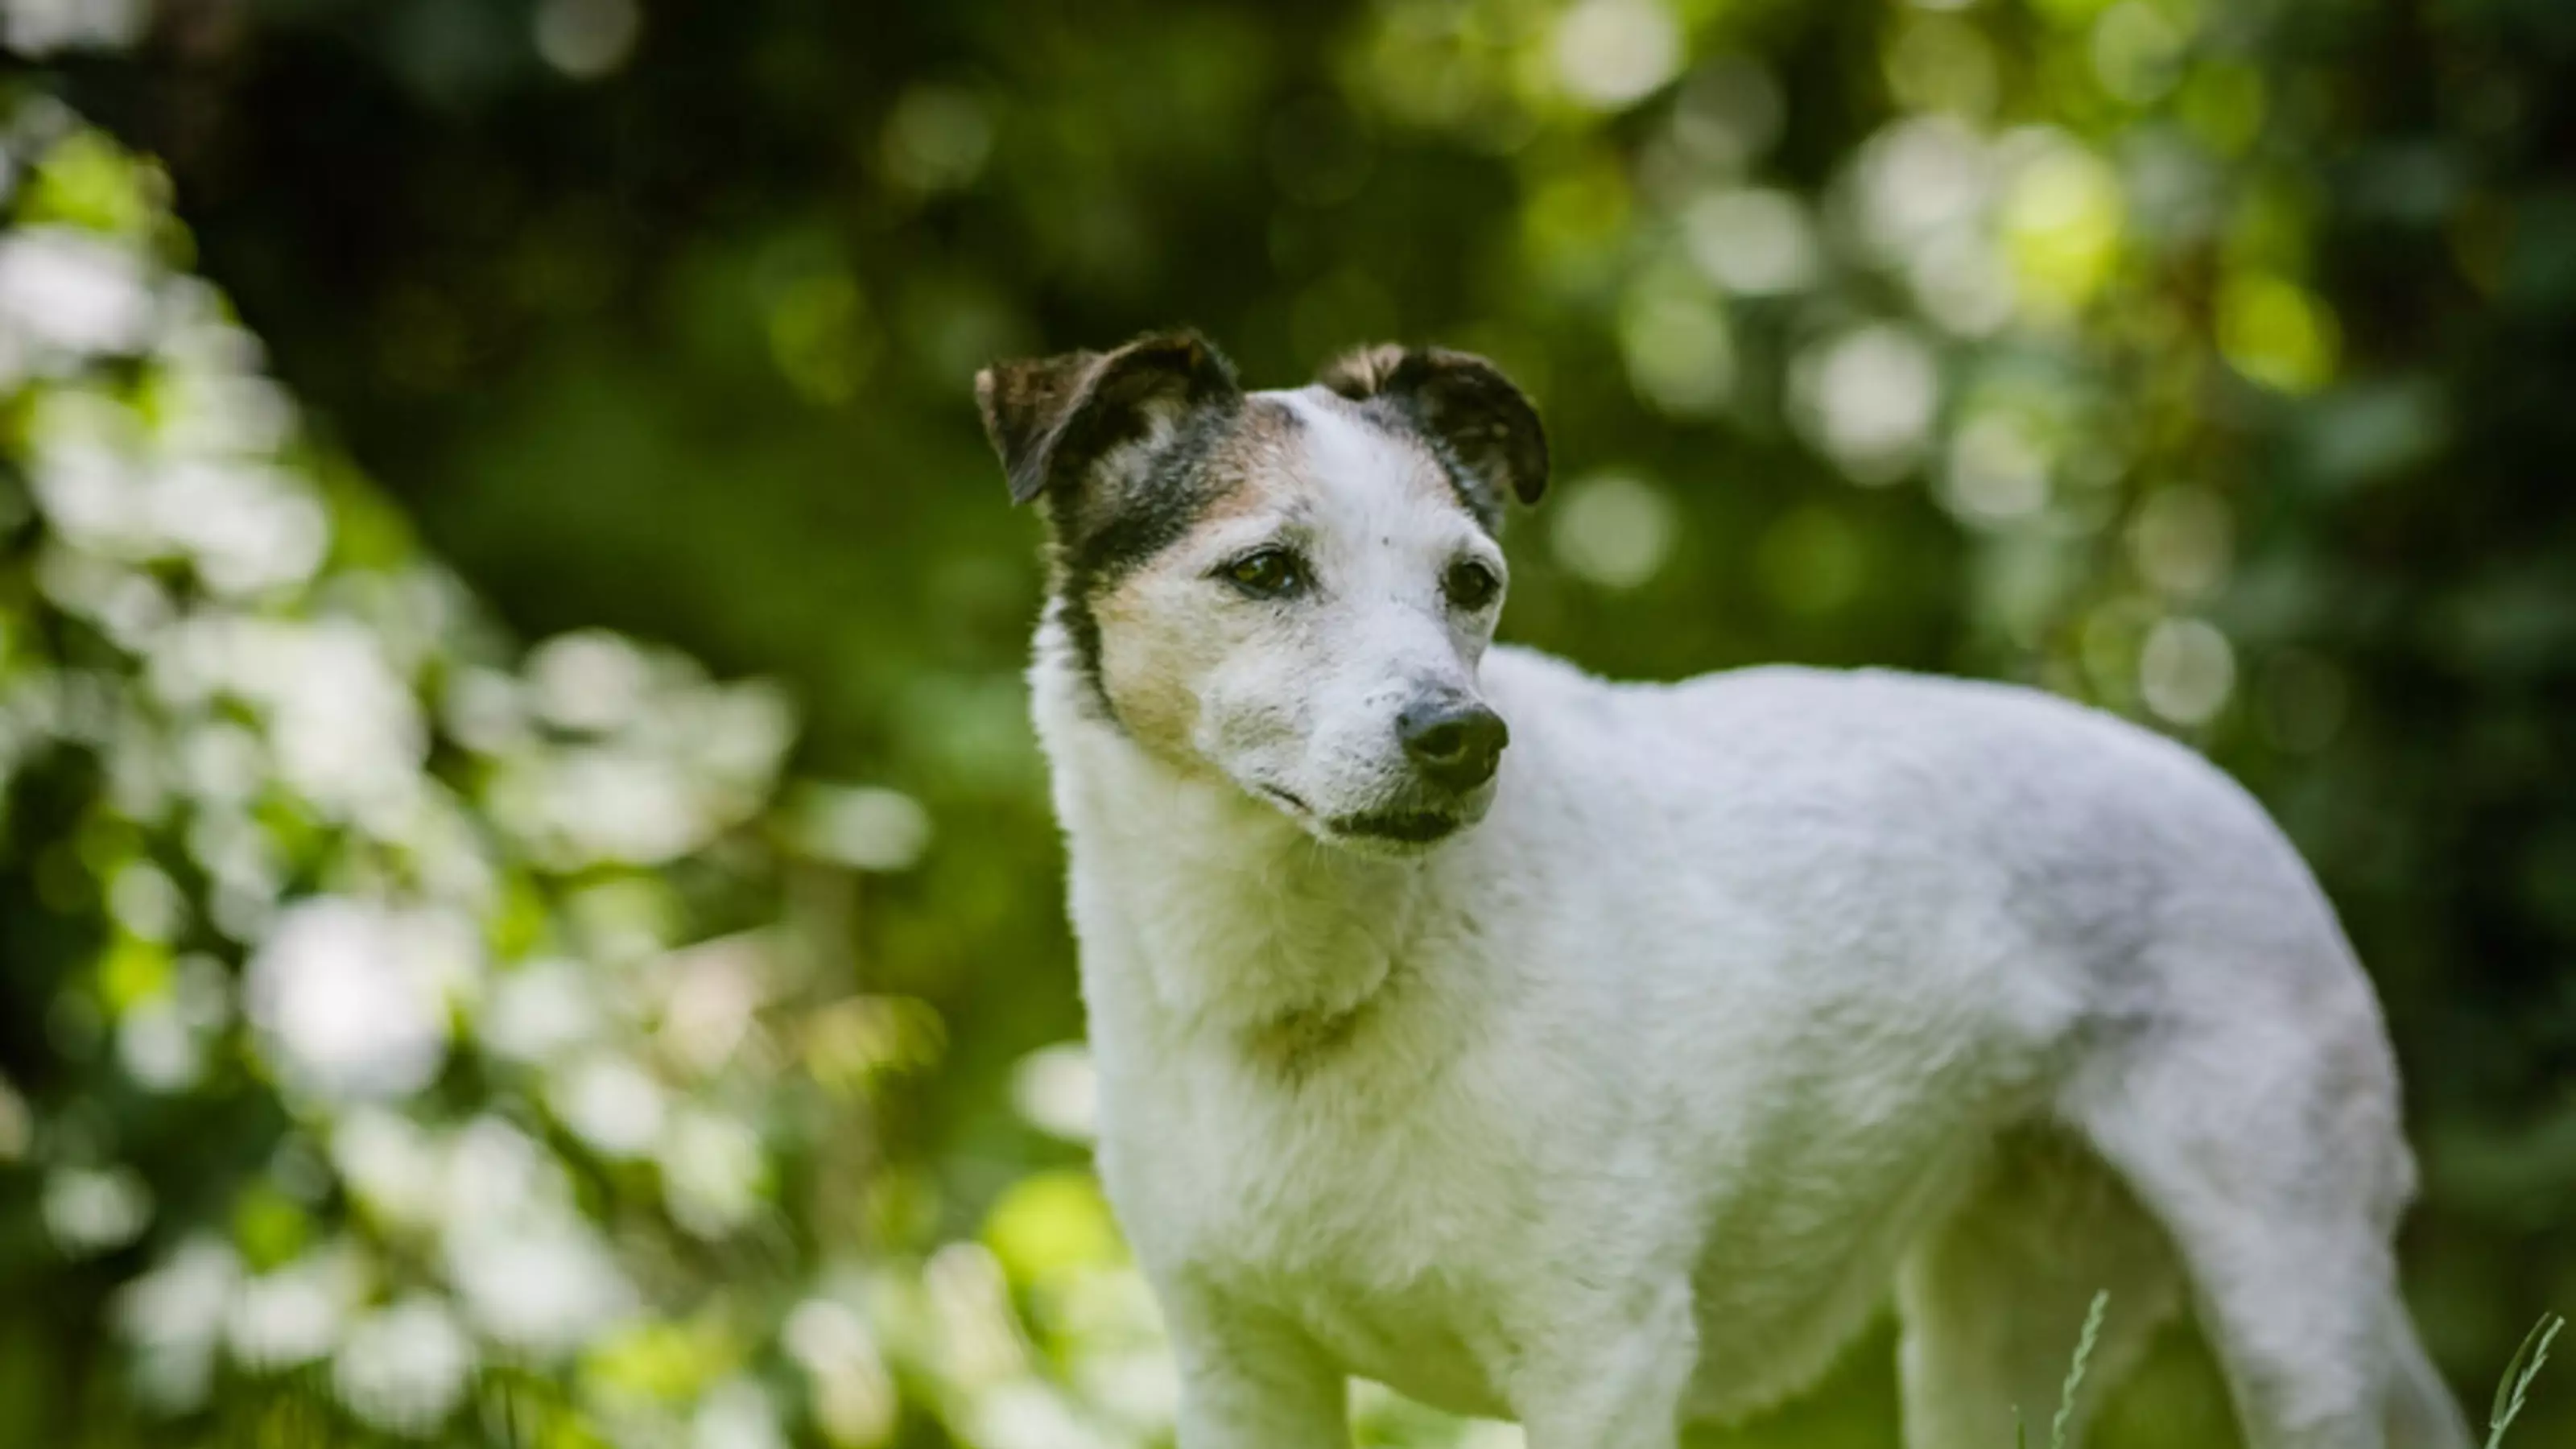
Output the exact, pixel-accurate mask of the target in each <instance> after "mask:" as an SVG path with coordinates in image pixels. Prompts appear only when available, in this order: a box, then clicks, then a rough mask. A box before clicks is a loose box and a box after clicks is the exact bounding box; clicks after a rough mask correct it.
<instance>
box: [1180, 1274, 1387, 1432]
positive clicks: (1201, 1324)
mask: <svg viewBox="0 0 2576 1449" xmlns="http://www.w3.org/2000/svg"><path fill="white" fill-rule="evenodd" d="M1162 1297H1163V1313H1164V1317H1165V1319H1166V1321H1167V1322H1168V1325H1169V1327H1170V1330H1171V1335H1172V1351H1173V1354H1174V1356H1175V1357H1176V1358H1177V1359H1178V1360H1179V1364H1180V1371H1181V1423H1180V1449H1349V1446H1350V1442H1351V1437H1350V1410H1349V1393H1348V1389H1349V1385H1348V1381H1347V1379H1346V1378H1345V1377H1344V1375H1343V1374H1342V1371H1341V1369H1340V1368H1339V1367H1337V1366H1336V1365H1334V1364H1333V1363H1332V1362H1331V1361H1330V1360H1328V1359H1327V1358H1325V1357H1324V1355H1323V1354H1322V1352H1321V1351H1320V1350H1318V1349H1317V1348H1316V1347H1315V1345H1314V1343H1313V1342H1312V1341H1311V1340H1309V1339H1308V1338H1307V1337H1306V1335H1305V1334H1304V1333H1302V1332H1300V1331H1299V1330H1298V1329H1297V1328H1296V1327H1295V1326H1294V1325H1293V1324H1290V1323H1287V1322H1285V1321H1284V1320H1282V1319H1280V1318H1279V1317H1278V1316H1277V1315H1275V1314H1272V1313H1270V1312H1269V1311H1267V1310H1264V1309H1261V1308H1258V1307H1254V1306H1252V1305H1248V1304H1244V1303H1241V1302H1239V1301H1236V1300H1232V1299H1229V1298H1226V1297H1224V1296H1222V1295H1215V1294H1208V1293H1204V1292H1200V1291H1193V1290H1182V1291H1178V1292H1169V1291H1167V1292H1165V1293H1164V1294H1163V1295H1162Z"/></svg>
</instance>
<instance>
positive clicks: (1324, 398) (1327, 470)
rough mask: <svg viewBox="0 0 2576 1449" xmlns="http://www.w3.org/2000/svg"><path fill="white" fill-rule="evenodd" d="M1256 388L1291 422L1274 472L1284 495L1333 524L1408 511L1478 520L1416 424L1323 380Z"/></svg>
mask: <svg viewBox="0 0 2576 1449" xmlns="http://www.w3.org/2000/svg"><path fill="white" fill-rule="evenodd" d="M1254 396H1255V398H1256V399H1257V400H1258V402H1259V403H1260V404H1261V405H1262V406H1264V407H1265V408H1275V409H1277V410H1278V416H1280V417H1282V418H1283V419H1285V420H1286V422H1287V426H1286V428H1285V429H1284V430H1283V436H1281V437H1280V439H1279V441H1280V442H1281V443H1282V444H1284V446H1282V447H1281V448H1280V449H1279V450H1278V451H1277V453H1276V455H1275V456H1276V457H1277V458H1278V459H1279V462H1280V464H1281V465H1282V466H1281V471H1280V476H1279V477H1278V478H1276V479H1274V480H1272V482H1273V485H1274V486H1275V487H1276V488H1277V489H1278V490H1279V498H1280V501H1281V502H1283V503H1285V504H1288V505H1290V506H1293V507H1295V508H1297V509H1298V511H1300V512H1301V513H1305V514H1307V515H1309V516H1310V517H1312V518H1314V519H1315V521H1316V522H1318V523H1321V524H1325V525H1328V526H1329V525H1331V524H1333V523H1336V522H1340V523H1348V524H1355V525H1363V526H1379V525H1382V524H1391V523H1392V522H1393V521H1394V520H1395V519H1397V518H1399V517H1404V516H1408V515H1409V516H1411V517H1413V518H1415V519H1417V520H1419V521H1421V522H1424V523H1428V524H1433V525H1435V526H1444V527H1445V526H1446V525H1447V524H1449V523H1451V522H1454V521H1461V520H1463V521H1470V522H1472V519H1471V518H1470V517H1469V515H1468V513H1467V511H1466V508H1465V506H1464V504H1463V503H1462V502H1461V501H1460V500H1459V498H1458V496H1457V494H1456V491H1455V490H1454V489H1453V488H1451V487H1450V485H1449V481H1448V476H1447V474H1446V473H1445V472H1444V471H1443V470H1442V468H1441V466H1440V461H1439V459H1438V458H1437V457H1435V456H1434V455H1433V454H1432V452H1431V450H1430V449H1429V447H1427V446H1426V445H1425V444H1424V443H1423V441H1422V440H1421V439H1420V438H1419V437H1416V436H1414V435H1413V434H1412V432H1411V431H1410V430H1409V429H1406V428H1403V427H1401V426H1391V425H1390V424H1389V423H1388V422H1387V421H1386V420H1385V419H1382V418H1378V417H1375V416H1371V415H1369V414H1367V413H1364V412H1362V411H1361V410H1360V409H1359V408H1357V407H1356V406H1354V405H1353V404H1351V403H1350V402H1349V401H1348V400H1346V399H1344V398H1341V397H1337V396H1335V395H1334V394H1332V393H1330V392H1328V391H1326V390H1324V389H1322V388H1319V387H1308V388H1300V389H1297V390H1295V391H1279V392H1267V393H1258V394H1255V395H1254ZM1451 515H1455V519H1452V518H1451Z"/></svg>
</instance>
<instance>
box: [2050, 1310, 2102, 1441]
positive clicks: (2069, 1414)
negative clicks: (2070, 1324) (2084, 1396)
mask: <svg viewBox="0 0 2576 1449" xmlns="http://www.w3.org/2000/svg"><path fill="white" fill-rule="evenodd" d="M2110 1306H2111V1293H2110V1290H2109V1289H2107V1288H2106V1289H2104V1290H2103V1291H2101V1292H2099V1293H2096V1294H2094V1295H2093V1306H2092V1307H2090V1308H2087V1309H2085V1310H2084V1333H2083V1336H2082V1337H2080V1338H2078V1339H2076V1340H2075V1362H2073V1363H2072V1364H2069V1365H2068V1366H2067V1369H2066V1387H2065V1388H2064V1389H2063V1390H2062V1391H2060V1392H2059V1394H2058V1399H2057V1417H2056V1418H2055V1419H2053V1420H2051V1421H2050V1422H2049V1426H2048V1449H2066V1431H2067V1430H2068V1429H2069V1428H2071V1427H2072V1426H2073V1425H2074V1423H2075V1395H2076V1391H2077V1390H2079V1389H2081V1388H2083V1387H2084V1368H2085V1365H2086V1364H2088V1363H2089V1362H2091V1361H2092V1358H2093V1342H2094V1340H2095V1339H2097V1338H2100V1337H2101V1336H2102V1314H2103V1312H2104V1311H2105V1310H2107V1309H2108V1308H2109V1307H2110Z"/></svg>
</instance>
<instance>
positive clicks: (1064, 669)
mask: <svg viewBox="0 0 2576 1449" xmlns="http://www.w3.org/2000/svg"><path fill="white" fill-rule="evenodd" d="M1030 684H1031V693H1032V698H1033V705H1034V713H1035V716H1036V720H1037V726H1038V734H1039V738H1040V741H1041V743H1042V744H1043V745H1044V746H1045V749H1046V753H1047V757H1048V762H1049V764H1050V766H1051V767H1052V769H1053V771H1054V777H1055V803H1056V813H1057V815H1058V817H1059V818H1060V819H1061V821H1062V823H1063V826H1064V830H1065V834H1066V837H1067V840H1068V843H1069V845H1070V848H1071V853H1072V866H1073V868H1072V877H1073V881H1072V884H1073V894H1074V912H1075V918H1076V922H1077V924H1078V926H1079V928H1080V929H1081V931H1082V933H1083V936H1084V940H1083V948H1084V949H1083V961H1082V969H1083V972H1084V977H1085V993H1086V995H1087V996H1088V997H1090V998H1091V1000H1092V1002H1093V1009H1094V1011H1095V1013H1098V1012H1102V1011H1124V1010H1137V1009H1141V1010H1143V1011H1146V1012H1147V1013H1149V1014H1150V1015H1151V1016H1152V1017H1154V1018H1155V1019H1157V1020H1158V1021H1159V1022H1160V1023H1161V1024H1162V1025H1164V1026H1165V1027H1166V1028H1169V1029H1178V1030H1183V1031H1210V1032H1218V1033H1224V1034H1227V1035H1231V1036H1235V1037H1238V1038H1243V1039H1246V1040H1251V1041H1258V1040H1260V1039H1263V1038H1264V1037H1265V1036H1279V1035H1285V1036H1287V1037H1291V1038H1294V1037H1298V1036H1302V1035H1304V1034H1308V1033H1319V1032H1320V1033H1328V1032H1330V1031H1332V1030H1334V1029H1336V1027H1337V1024H1339V1023H1342V1022H1346V1021H1347V1020H1348V1019H1349V1018H1350V1017H1351V1016H1352V1015H1353V1013H1355V1012H1357V1011H1359V1010H1360V1009H1361V1008H1362V1007H1364V1006H1366V1005H1367V1004H1368V1003H1369V1002H1370V1000H1371V999H1372V998H1374V997H1375V996H1376V995H1377V994H1378V993H1379V992H1380V990H1381V989H1382V988H1383V987H1384V986H1385V985H1386V983H1387V980H1388V977H1389V975H1390V973H1391V972H1392V971H1393V969H1394V964H1395V961H1396V958H1397V956H1398V953H1399V952H1400V951H1401V949H1402V944H1403V942H1404V940H1405V939H1406V937H1407V935H1408V934H1409V932H1410V929H1411V925H1412V922H1413V918H1414V915H1415V908H1416V905H1417V903H1418V901H1419V898H1420V894H1421V891H1420V887H1421V881H1422V870H1423V867H1422V863H1421V862H1418V861H1387V860H1375V859H1369V858H1366V857H1363V856H1360V855H1356V854H1354V853H1352V852H1349V851H1345V850H1341V849H1338V848H1335V847H1333V846H1330V845H1326V844H1323V843H1322V842H1319V841H1317V840H1315V839H1314V838H1312V837H1311V836H1309V835H1307V834H1306V833H1305V832H1304V831H1303V830H1301V829H1299V828H1298V827H1297V825H1296V824H1295V823H1293V822H1292V821H1290V820H1288V819H1287V818H1286V817H1285V816H1283V815H1281V814H1280V813H1279V812H1278V811H1277V810H1276V809H1274V808H1272V807H1271V806H1269V805H1267V804H1265V803H1263V802H1261V801H1259V800H1256V799H1254V798H1252V797H1251V796H1249V795H1246V794H1245V793H1244V792H1243V791H1242V790H1241V789H1239V788H1238V787H1236V786H1235V785H1233V784H1232V783H1231V782H1229V781H1226V780H1223V779H1221V778H1213V777H1211V775H1210V774H1208V773H1206V772H1199V771H1193V770H1190V769H1188V768H1186V767H1183V766H1180V765H1177V764H1175V763H1173V762H1170V761H1166V760H1164V759H1161V758H1159V757H1158V756H1157V755H1155V754H1154V753H1153V752H1151V751H1149V750H1148V749H1146V748H1145V747H1144V746H1142V745H1140V744H1138V743H1137V742H1136V741H1135V740H1134V739H1133V738H1132V737H1130V736H1129V735H1128V734H1127V733H1126V732H1125V731H1124V730H1122V729H1120V728H1119V727H1118V725H1117V724H1116V722H1115V721H1113V720H1111V719H1109V718H1107V717H1106V716H1105V714H1104V713H1103V709H1102V704H1101V701H1100V698H1099V695H1098V694H1097V692H1096V691H1095V690H1094V689H1093V688H1092V686H1091V684H1090V682H1089V681H1087V680H1086V679H1084V678H1083V677H1082V675H1081V671H1080V667H1079V666H1078V665H1077V664H1076V663H1075V660H1074V654H1073V651H1072V649H1071V647H1070V645H1069V643H1068V641H1067V640H1066V639H1065V637H1064V634H1063V631H1062V627H1061V625H1060V624H1058V623H1057V622H1055V621H1054V620H1053V619H1052V618H1050V620H1049V621H1048V622H1047V623H1046V624H1045V625H1043V626H1041V628H1040V630H1039V633H1038V643H1037V654H1036V661H1035V663H1034V664H1033V665H1032V667H1031V669H1030ZM1100 1025H1105V1023H1095V1028H1097V1027H1098V1026H1100Z"/></svg>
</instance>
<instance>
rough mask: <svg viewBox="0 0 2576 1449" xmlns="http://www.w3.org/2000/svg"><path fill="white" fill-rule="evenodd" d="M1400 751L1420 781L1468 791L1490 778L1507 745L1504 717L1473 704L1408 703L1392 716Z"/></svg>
mask: <svg viewBox="0 0 2576 1449" xmlns="http://www.w3.org/2000/svg"><path fill="white" fill-rule="evenodd" d="M1395 729H1396V733H1397V735H1398V736H1400V737H1401V738H1402V739H1403V741H1404V753H1405V755H1406V756H1407V757H1408V758H1410V759H1411V760H1412V761H1413V768H1414V769H1415V770H1417V771H1419V772H1420V773H1421V774H1422V776H1423V778H1425V779H1427V780H1430V781H1431V782H1432V783H1434V784H1437V785H1444V786H1447V787H1448V788H1449V789H1452V790H1472V789H1474V788H1475V787H1476V786H1478V785H1481V784H1483V783H1485V782H1486V781H1487V780H1489V779H1491V778H1493V774H1494V766H1495V765H1496V764H1497V763H1498V762H1500V761H1501V759H1502V757H1503V746H1505V745H1507V744H1510V743H1511V739H1512V732H1511V730H1510V729H1509V728H1508V727H1506V726H1505V725H1504V724H1503V717H1502V716H1501V715H1498V714H1496V713H1494V712H1493V711H1492V710H1490V709H1487V708H1485V707H1484V706H1483V705H1481V704H1478V703H1476V702H1475V701H1473V700H1465V699H1454V698H1452V699H1437V700H1427V701H1424V702H1422V703H1418V704H1413V705H1408V706H1406V707H1405V710H1404V712H1403V713H1402V714H1400V715H1397V716H1396V720H1395Z"/></svg>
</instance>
